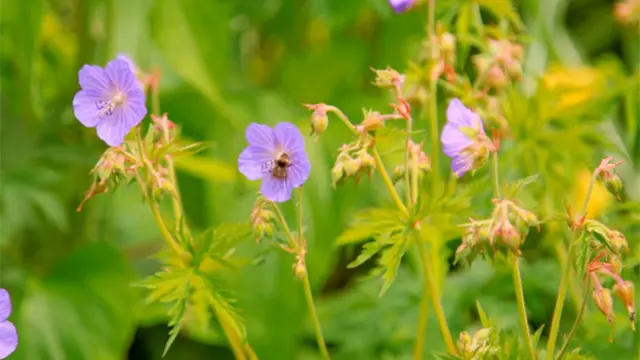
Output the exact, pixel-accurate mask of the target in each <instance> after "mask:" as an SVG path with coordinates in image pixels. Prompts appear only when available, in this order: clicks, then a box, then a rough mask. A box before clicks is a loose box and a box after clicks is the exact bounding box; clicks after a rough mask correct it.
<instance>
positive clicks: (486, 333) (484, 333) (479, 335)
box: [473, 328, 491, 343]
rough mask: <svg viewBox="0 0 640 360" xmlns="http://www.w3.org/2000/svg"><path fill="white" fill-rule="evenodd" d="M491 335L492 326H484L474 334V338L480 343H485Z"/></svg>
mask: <svg viewBox="0 0 640 360" xmlns="http://www.w3.org/2000/svg"><path fill="white" fill-rule="evenodd" d="M490 336H491V328H483V329H480V330H478V331H476V332H475V334H473V340H474V341H476V342H478V343H484V342H485V341H487V340H489V337H490Z"/></svg>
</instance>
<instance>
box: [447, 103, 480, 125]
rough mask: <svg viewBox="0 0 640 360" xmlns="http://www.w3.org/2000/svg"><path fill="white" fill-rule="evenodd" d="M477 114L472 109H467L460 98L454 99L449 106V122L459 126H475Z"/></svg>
mask: <svg viewBox="0 0 640 360" xmlns="http://www.w3.org/2000/svg"><path fill="white" fill-rule="evenodd" d="M475 116H477V115H475V114H474V113H473V112H472V111H471V110H469V109H467V108H466V107H465V106H464V104H462V102H460V100H458V99H452V100H451V101H450V102H449V106H448V107H447V122H449V123H451V124H453V125H455V126H456V127H459V126H468V127H475V126H474V125H476V126H477V123H476V121H474V117H475Z"/></svg>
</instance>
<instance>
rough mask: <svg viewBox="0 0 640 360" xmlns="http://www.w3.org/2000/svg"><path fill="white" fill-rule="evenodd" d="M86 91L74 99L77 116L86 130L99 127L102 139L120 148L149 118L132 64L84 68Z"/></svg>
mask: <svg viewBox="0 0 640 360" xmlns="http://www.w3.org/2000/svg"><path fill="white" fill-rule="evenodd" d="M78 79H79V82H80V87H81V88H82V90H80V91H78V92H77V93H76V96H75V97H74V98H73V113H74V115H75V116H76V118H77V119H78V120H80V122H81V123H82V124H83V125H84V126H86V127H90V128H92V127H95V128H97V130H98V137H99V138H100V139H102V140H104V142H106V143H107V145H109V146H118V145H120V144H121V143H122V142H123V141H124V137H125V136H126V135H127V134H128V133H129V131H130V130H131V129H132V128H133V127H134V126H136V125H138V124H139V123H140V122H141V121H142V119H143V118H144V117H145V115H147V108H146V107H145V95H144V92H143V91H142V89H141V88H140V87H139V85H138V82H137V79H136V76H135V74H134V73H133V72H132V71H131V69H130V68H129V64H127V62H126V61H124V60H121V59H116V60H112V61H110V62H109V63H108V64H107V66H106V67H105V68H104V69H103V68H101V67H99V66H95V65H84V66H83V67H82V69H80V71H79V72H78Z"/></svg>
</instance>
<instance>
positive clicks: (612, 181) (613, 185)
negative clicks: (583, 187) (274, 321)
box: [604, 174, 622, 195]
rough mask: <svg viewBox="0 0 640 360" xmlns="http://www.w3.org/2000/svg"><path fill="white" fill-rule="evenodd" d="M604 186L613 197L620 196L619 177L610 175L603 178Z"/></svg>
mask: <svg viewBox="0 0 640 360" xmlns="http://www.w3.org/2000/svg"><path fill="white" fill-rule="evenodd" d="M604 185H605V187H606V188H607V190H609V192H610V193H612V194H613V195H618V194H620V191H621V190H622V180H620V176H618V175H616V174H611V175H610V176H607V177H605V178H604Z"/></svg>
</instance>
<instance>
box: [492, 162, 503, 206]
mask: <svg viewBox="0 0 640 360" xmlns="http://www.w3.org/2000/svg"><path fill="white" fill-rule="evenodd" d="M492 160H493V189H494V191H495V193H496V199H500V198H501V197H502V195H501V194H500V174H499V171H498V152H497V151H494V152H493V159H492Z"/></svg>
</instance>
